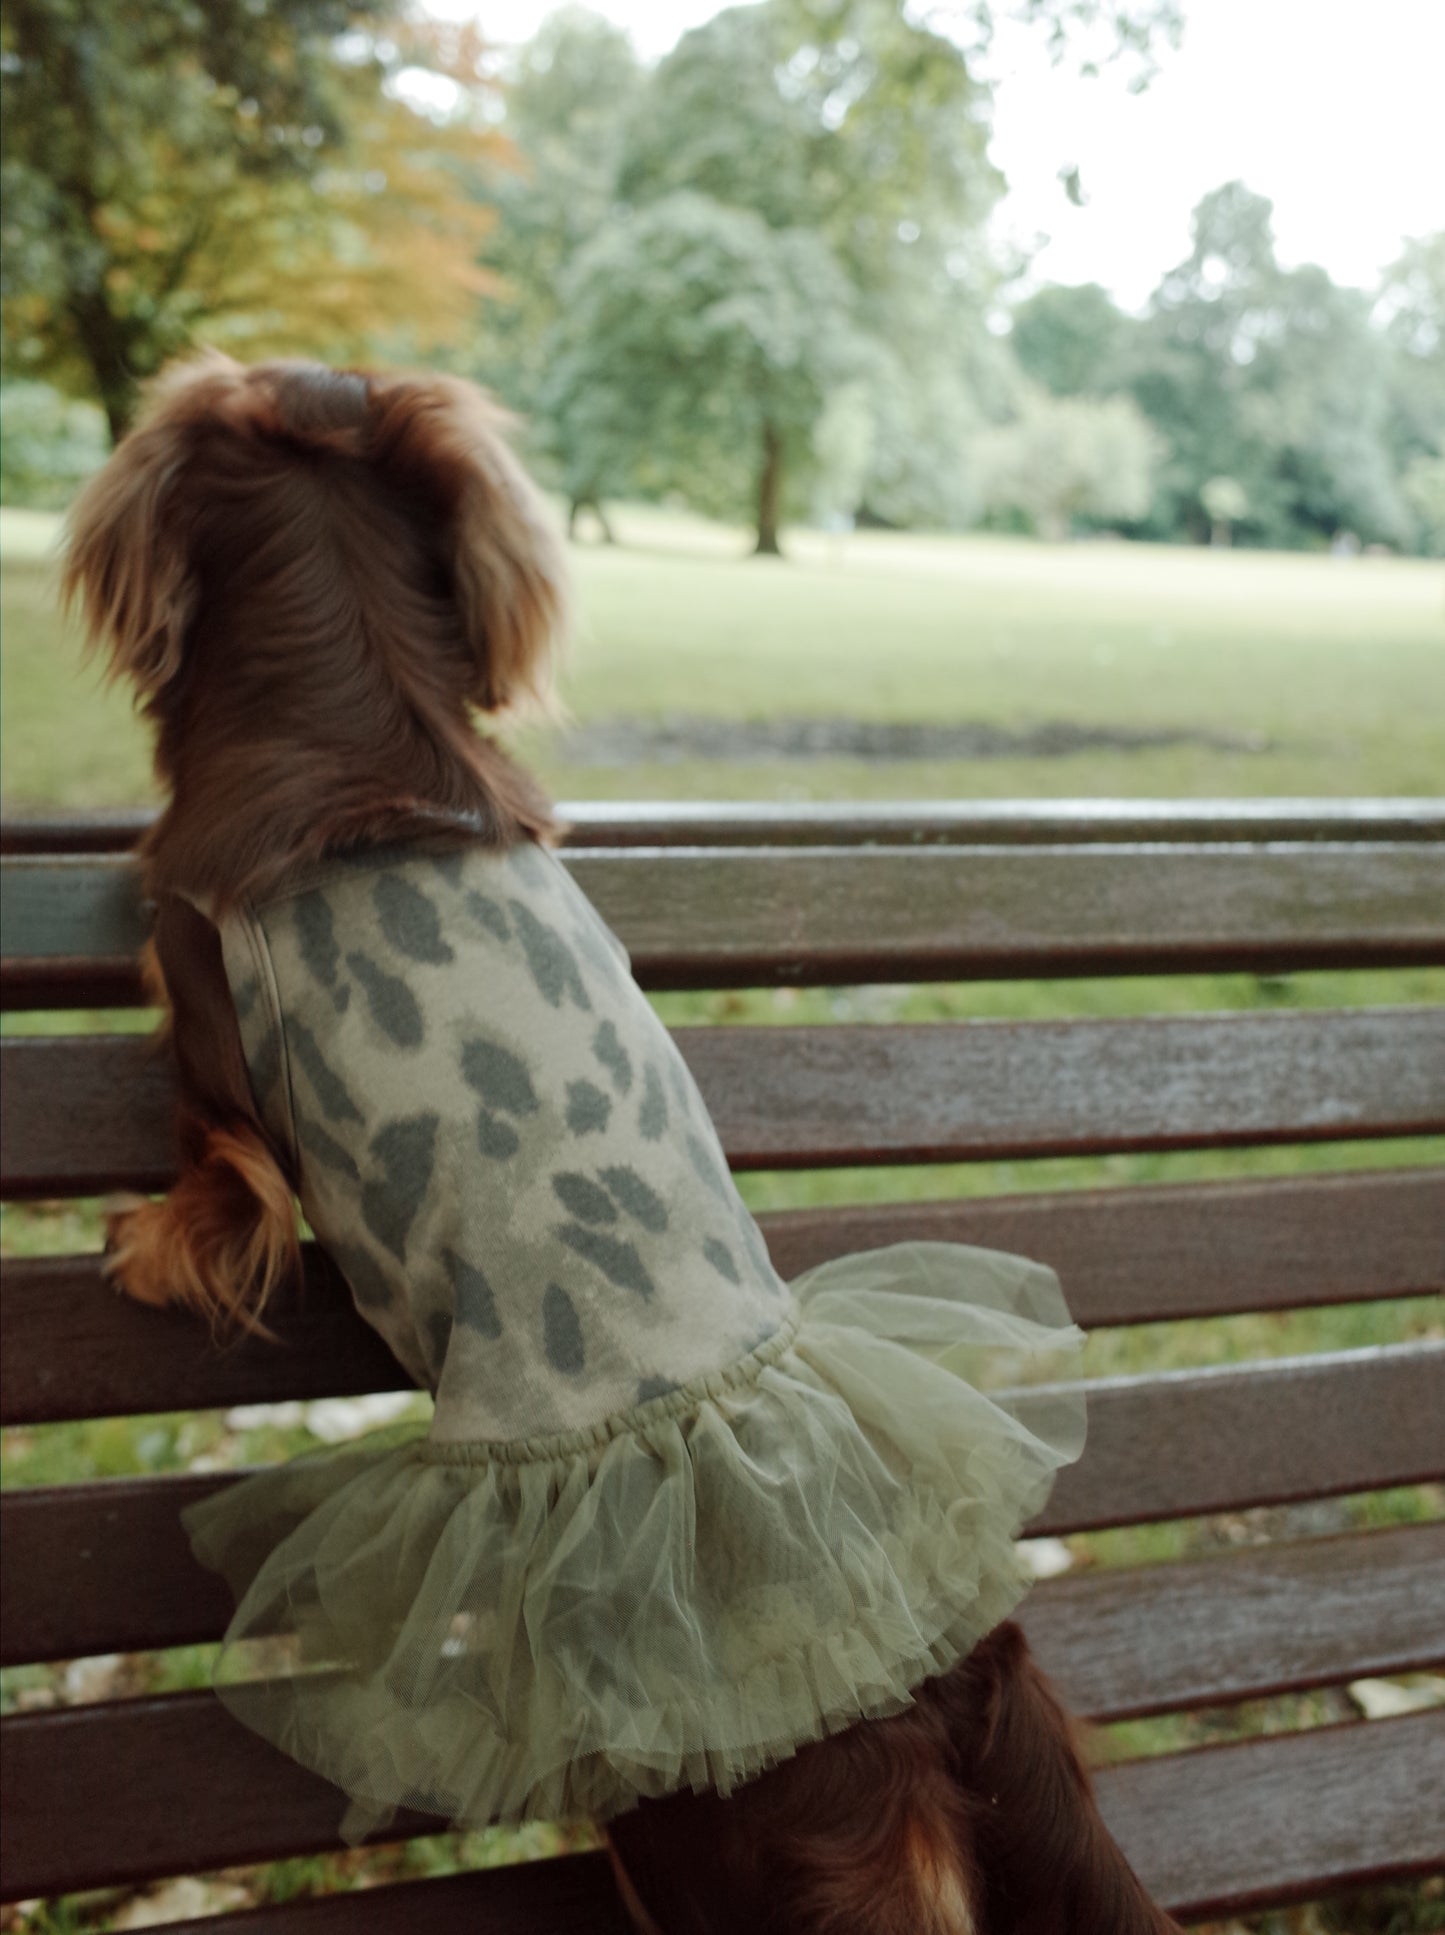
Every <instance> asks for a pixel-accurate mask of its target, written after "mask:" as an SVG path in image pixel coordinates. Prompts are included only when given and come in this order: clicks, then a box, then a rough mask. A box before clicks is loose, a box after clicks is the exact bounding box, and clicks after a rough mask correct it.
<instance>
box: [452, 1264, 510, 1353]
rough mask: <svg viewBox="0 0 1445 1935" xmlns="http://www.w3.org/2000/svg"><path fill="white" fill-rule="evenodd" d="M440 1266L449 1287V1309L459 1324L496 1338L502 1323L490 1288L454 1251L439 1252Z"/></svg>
mask: <svg viewBox="0 0 1445 1935" xmlns="http://www.w3.org/2000/svg"><path fill="white" fill-rule="evenodd" d="M442 1263H443V1264H444V1266H445V1268H446V1273H447V1276H448V1277H449V1278H450V1280H451V1286H452V1306H453V1309H454V1310H455V1312H456V1320H457V1322H458V1323H459V1324H465V1325H466V1327H467V1329H468V1330H474V1331H476V1332H477V1333H478V1335H479V1336H482V1337H500V1336H501V1334H502V1320H501V1318H500V1317H499V1316H498V1315H497V1300H496V1298H495V1297H494V1296H493V1295H492V1286H491V1284H489V1283H488V1282H487V1279H486V1277H485V1276H484V1275H483V1273H482V1272H481V1271H480V1270H479V1269H478V1268H477V1266H476V1264H475V1263H468V1262H467V1259H466V1258H465V1257H464V1256H458V1255H457V1253H456V1251H455V1250H443V1251H442Z"/></svg>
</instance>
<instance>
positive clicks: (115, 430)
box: [69, 290, 136, 443]
mask: <svg viewBox="0 0 1445 1935" xmlns="http://www.w3.org/2000/svg"><path fill="white" fill-rule="evenodd" d="M69 308H70V319H71V321H72V322H73V323H74V325H75V333H76V336H77V337H78V338H79V341H80V346H81V349H82V351H83V352H84V355H85V360H86V361H87V362H88V363H89V364H90V368H91V374H92V375H93V376H94V378H95V389H96V394H97V396H98V397H99V399H100V404H101V408H102V409H103V410H104V411H105V420H106V422H107V423H108V424H109V426H110V440H111V442H112V443H119V442H120V440H121V438H122V437H123V436H124V435H125V433H126V431H127V430H129V428H130V420H131V418H132V416H133V415H134V414H135V404H136V382H135V374H134V371H133V369H132V367H131V363H132V359H131V357H130V355H129V354H128V353H127V352H128V348H129V345H128V344H127V341H126V330H125V328H124V326H123V325H122V324H121V323H119V322H117V320H116V318H115V317H114V316H113V315H112V314H111V312H110V307H109V305H108V304H107V302H106V300H105V297H104V295H103V294H102V293H101V292H100V291H99V290H86V291H83V292H77V293H76V294H74V295H72V296H71V298H70V303H69Z"/></svg>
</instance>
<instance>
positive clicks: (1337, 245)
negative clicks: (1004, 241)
mask: <svg viewBox="0 0 1445 1935" xmlns="http://www.w3.org/2000/svg"><path fill="white" fill-rule="evenodd" d="M593 3H594V4H595V6H596V10H597V11H598V12H599V13H604V14H606V15H608V17H609V18H611V19H613V20H615V21H617V22H618V24H619V25H621V26H623V27H626V28H627V29H628V30H629V32H630V33H631V35H632V38H633V42H634V44H635V45H636V46H637V47H638V49H639V51H640V52H641V53H643V54H644V55H647V56H649V57H655V56H657V55H660V54H663V53H665V52H666V51H667V49H668V48H669V47H671V46H672V45H673V43H674V42H675V41H676V40H677V39H678V37H679V36H680V35H681V34H682V33H684V32H685V31H686V30H687V28H689V27H691V26H695V25H697V24H698V23H699V22H700V21H703V20H706V19H708V18H709V17H710V16H711V15H712V14H714V13H716V12H717V11H719V8H718V4H717V0H593ZM429 5H430V7H431V10H432V11H434V12H437V13H445V14H447V15H449V16H450V17H452V18H457V17H469V18H474V19H475V20H476V21H477V23H478V25H479V26H480V27H481V29H482V31H483V32H484V33H485V34H486V35H487V37H488V38H489V39H491V40H493V41H496V42H515V41H521V40H525V39H526V38H528V36H529V35H530V34H531V33H532V32H533V31H534V30H535V28H536V27H537V25H538V23H539V22H540V21H541V20H542V19H543V18H544V17H545V16H546V15H547V14H548V13H549V12H550V11H552V3H551V0H429ZM1185 13H1186V23H1185V34H1184V44H1183V46H1182V47H1181V48H1180V50H1179V51H1178V52H1177V53H1168V52H1166V53H1165V55H1164V57H1163V66H1162V71H1161V72H1160V74H1159V76H1158V78H1157V79H1156V80H1155V81H1154V83H1153V85H1152V86H1151V87H1150V88H1149V90H1148V91H1147V93H1145V94H1143V95H1139V96H1133V95H1130V94H1129V93H1128V91H1127V88H1126V87H1125V85H1124V82H1123V79H1122V77H1116V76H1114V75H1112V74H1109V73H1106V74H1105V75H1104V77H1103V78H1101V79H1099V80H1092V81H1085V80H1080V79H1078V78H1077V77H1073V76H1070V75H1069V74H1068V73H1067V72H1061V71H1056V70H1053V69H1051V67H1050V65H1049V61H1048V57H1047V54H1046V52H1045V50H1044V46H1043V41H1042V37H1041V36H1040V35H1038V34H1037V33H1030V32H1028V31H1026V30H1023V29H1020V28H1018V27H1016V26H1014V27H1008V26H1006V27H1004V28H1002V29H1001V30H1000V32H999V35H998V38H997V41H996V43H995V48H994V52H993V55H992V57H991V61H990V66H991V69H992V71H993V72H994V74H995V75H996V78H997V88H996V94H995V110H994V129H995V133H994V141H993V148H992V153H993V158H994V160H995V162H996V163H997V164H998V165H999V167H1000V168H1001V169H1002V170H1003V172H1004V174H1005V175H1006V177H1007V178H1008V182H1009V193H1008V196H1007V198H1006V199H1005V201H1004V203H1003V204H1002V206H1001V208H1000V210H999V215H998V230H999V234H1000V236H1001V238H1008V239H1010V240H1013V241H1019V242H1024V243H1028V242H1031V241H1035V240H1037V239H1040V238H1043V237H1048V238H1049V239H1048V242H1047V245H1046V246H1045V247H1044V248H1043V249H1042V250H1041V252H1040V253H1039V255H1038V256H1037V258H1036V261H1035V267H1034V275H1035V277H1036V278H1037V279H1038V280H1042V281H1055V282H1086V281H1094V282H1102V283H1103V284H1104V285H1105V286H1106V287H1107V288H1109V289H1110V290H1112V292H1113V293H1114V295H1115V297H1116V299H1117V300H1119V301H1120V302H1122V303H1124V304H1125V305H1126V306H1128V307H1137V306H1138V305H1140V304H1142V303H1143V301H1144V300H1145V298H1146V297H1147V296H1148V294H1149V292H1150V290H1151V289H1152V288H1153V287H1154V285H1155V283H1156V282H1157V281H1158V280H1159V277H1160V275H1161V274H1162V273H1163V272H1164V271H1165V270H1166V269H1168V268H1171V267H1172V266H1173V265H1174V264H1175V263H1176V262H1178V261H1180V260H1182V258H1183V257H1184V256H1185V255H1186V254H1187V253H1188V248H1189V211H1190V209H1191V208H1192V207H1193V206H1194V204H1195V203H1196V202H1197V201H1198V200H1199V198H1200V196H1201V195H1203V194H1205V193H1206V192H1207V191H1208V190H1209V189H1211V188H1215V187H1217V186H1218V185H1219V184H1220V183H1221V182H1224V181H1228V180H1231V179H1233V178H1234V177H1236V176H1238V177H1241V178H1242V179H1243V180H1245V181H1246V182H1247V183H1248V184H1249V186H1250V187H1251V188H1253V189H1255V190H1256V191H1257V192H1258V193H1260V194H1263V195H1268V196H1269V197H1270V198H1271V200H1272V201H1273V202H1274V204H1275V235H1276V240H1277V243H1278V247H1279V253H1280V257H1281V259H1282V260H1283V261H1284V262H1285V263H1287V264H1289V265H1291V266H1292V265H1294V264H1296V263H1299V262H1306V261H1309V262H1319V263H1322V264H1323V265H1324V267H1325V268H1327V269H1328V270H1329V271H1330V273H1331V274H1332V275H1333V276H1334V277H1335V278H1336V280H1337V281H1340V282H1349V283H1355V284H1359V285H1361V286H1367V285H1369V284H1371V283H1372V282H1373V281H1374V280H1375V278H1376V276H1377V275H1378V273H1379V270H1380V269H1381V268H1382V267H1383V266H1384V265H1385V264H1386V263H1387V262H1389V261H1391V260H1392V259H1393V258H1394V257H1395V256H1396V255H1397V254H1398V253H1399V248H1400V243H1401V240H1402V238H1404V237H1405V236H1408V235H1422V234H1425V233H1427V232H1429V231H1430V230H1432V229H1438V228H1442V227H1445V105H1442V103H1445V0H1369V4H1364V0H1186V4H1185ZM1075 165H1077V167H1078V168H1079V170H1080V173H1081V177H1082V184H1083V190H1084V194H1085V196H1086V197H1087V206H1086V207H1084V208H1074V207H1073V206H1072V205H1071V204H1070V203H1069V202H1068V200H1067V198H1066V197H1065V194H1064V191H1063V188H1062V187H1061V185H1060V183H1059V180H1058V173H1059V169H1060V168H1061V167H1069V166H1075Z"/></svg>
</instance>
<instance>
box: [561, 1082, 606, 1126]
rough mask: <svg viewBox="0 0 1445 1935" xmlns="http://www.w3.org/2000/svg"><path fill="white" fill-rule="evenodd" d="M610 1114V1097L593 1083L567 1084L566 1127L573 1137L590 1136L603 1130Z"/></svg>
mask: <svg viewBox="0 0 1445 1935" xmlns="http://www.w3.org/2000/svg"><path fill="white" fill-rule="evenodd" d="M611 1113H612V1097H611V1096H610V1095H608V1094H606V1093H605V1092H604V1091H603V1090H602V1089H600V1088H598V1086H597V1084H596V1083H595V1082H569V1083H568V1084H567V1127H568V1128H569V1129H570V1130H571V1131H572V1133H573V1135H590V1134H591V1133H592V1131H593V1130H594V1129H598V1130H600V1129H605V1128H606V1127H607V1118H608V1116H609V1115H611Z"/></svg>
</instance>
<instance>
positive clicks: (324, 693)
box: [64, 353, 564, 724]
mask: <svg viewBox="0 0 1445 1935" xmlns="http://www.w3.org/2000/svg"><path fill="white" fill-rule="evenodd" d="M507 429H508V420H507V418H506V417H505V415H504V414H503V413H502V412H501V411H500V410H499V409H497V408H496V407H495V406H494V405H493V404H492V403H490V402H489V401H488V400H487V399H486V398H485V397H484V396H483V395H482V393H481V392H480V391H478V390H476V389H474V388H473V387H472V386H471V385H470V384H467V383H464V382H462V381H460V380H458V379H457V378H454V377H449V376H439V375H417V376H392V375H371V374H365V373H361V372H357V371H335V370H330V369H327V368H324V367H322V366H321V365H318V364H312V363H269V364H263V365H258V366H256V367H254V368H244V367H242V366H241V365H240V364H237V363H234V362H232V361H231V360H230V358H229V357H225V356H221V355H217V354H214V353H212V354H207V355H204V356H202V357H200V358H199V359H197V360H195V361H192V362H188V363H184V364H181V365H179V366H177V367H175V368H174V369H172V370H170V371H169V372H167V373H166V374H164V375H163V376H161V377H160V378H159V379H158V380H157V381H156V382H155V383H154V384H152V385H151V387H150V389H149V391H148V393H147V396H146V399H145V403H144V407H143V410H142V413H141V415H140V418H139V420H138V421H137V424H136V426H135V428H134V429H133V430H132V431H131V432H130V434H129V435H128V436H127V437H126V438H125V440H124V441H123V442H122V443H121V445H120V447H119V448H118V449H117V451H116V452H115V455H114V456H113V457H112V458H111V460H110V462H109V463H108V464H107V465H106V466H105V468H104V469H103V470H102V471H101V472H100V473H99V475H98V476H96V477H95V478H94V479H93V480H92V481H91V483H90V484H89V486H88V487H87V488H86V490H85V491H84V492H83V493H82V495H81V497H80V498H79V500H78V501H77V503H76V505H75V507H74V510H73V511H72V513H71V518H70V524H69V533H68V544H67V555H66V562H65V577H64V583H65V591H66V595H67V597H68V598H69V599H71V600H73V601H77V602H79V603H80V604H81V606H82V607H83V610H84V614H85V618H86V620H87V624H88V628H89V631H90V634H91V636H92V638H93V639H94V640H96V641H98V642H99V643H101V644H102V645H103V647H104V648H105V649H106V650H108V652H109V654H110V657H111V662H112V665H113V667H114V669H115V670H116V671H117V672H118V673H120V674H122V675H124V676H126V677H127V678H129V679H130V680H131V681H133V682H134V684H135V686H136V687H137V689H138V692H139V694H140V696H141V697H142V699H143V700H144V701H145V703H146V705H147V707H148V709H149V710H151V711H152V712H153V713H155V714H156V715H157V716H158V717H159V718H160V719H161V721H162V723H163V724H164V723H165V721H166V720H167V718H168V717H169V716H171V715H172V714H173V713H174V711H175V710H176V708H177V705H178V703H179V698H180V694H181V692H182V691H183V690H184V689H186V688H188V687H191V688H193V687H194V685H195V683H196V681H197V680H198V679H202V678H206V677H210V678H219V679H220V680H221V682H222V683H223V684H224V685H225V686H226V688H227V690H228V691H229V692H232V693H234V692H235V691H237V690H241V689H245V690H247V691H248V692H249V694H250V697H249V699H248V700H247V701H246V703H247V704H252V703H254V702H255V700H256V695H257V694H258V693H259V692H264V691H266V690H267V689H268V687H269V689H271V690H272V691H274V693H275V695H276V698H277V699H278V700H282V701H283V702H284V700H283V694H284V692H285V690H286V688H287V686H288V685H289V686H290V688H291V690H292V693H293V696H294V697H295V699H296V702H297V703H300V702H301V700H302V698H303V697H305V698H307V699H309V700H310V701H312V702H314V703H316V704H318V705H325V704H326V703H327V700H328V695H329V696H330V699H331V700H332V701H333V702H339V703H353V704H357V703H360V700H359V694H360V693H361V691H362V689H363V688H369V689H370V690H371V691H372V694H373V697H375V695H376V693H377V692H378V691H379V689H380V687H381V686H382V684H383V683H385V684H387V685H388V686H389V687H390V688H394V691H395V695H396V696H397V697H398V698H399V699H400V700H401V701H403V702H410V701H411V700H412V699H413V697H414V696H415V699H416V701H417V703H416V704H415V706H414V707H413V710H415V711H419V712H421V713H423V714H425V713H426V712H427V711H428V710H430V709H434V708H436V707H438V706H440V707H442V708H446V707H448V706H450V705H453V704H455V705H456V706H458V707H465V706H468V705H470V706H475V707H479V708H481V709H482V710H483V711H485V712H489V713H497V712H501V711H504V710H506V709H507V708H510V707H515V706H516V705H518V704H519V703H522V702H525V701H529V700H533V701H535V700H541V701H543V702H545V701H546V699H547V698H548V697H549V695H550V689H551V660H552V646H553V642H554V640H555V638H556V636H557V634H558V631H559V629H560V625H561V620H562V612H563V605H564V573H563V565H562V555H561V546H560V543H559V540H558V538H557V537H556V535H555V533H554V531H553V529H552V526H551V523H550V521H549V519H548V516H547V514H546V510H545V507H544V506H543V504H542V502H541V500H540V498H539V496H538V494H537V492H536V491H535V489H534V488H533V486H532V484H531V483H530V481H529V480H528V478H527V476H526V474H525V472H524V471H523V469H522V467H521V465H520V463H519V462H518V460H517V458H516V457H515V456H514V454H513V453H512V450H511V449H510V447H509V445H508V442H507V436H506V432H507ZM197 659H202V660H204V661H205V665H204V667H201V666H198V665H197V664H196V662H195V661H196V660H197ZM250 659H254V664H250V663H249V660H250ZM362 660H366V661H368V662H367V663H366V664H365V665H363V664H362V663H361V662H360V661H362Z"/></svg>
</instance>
